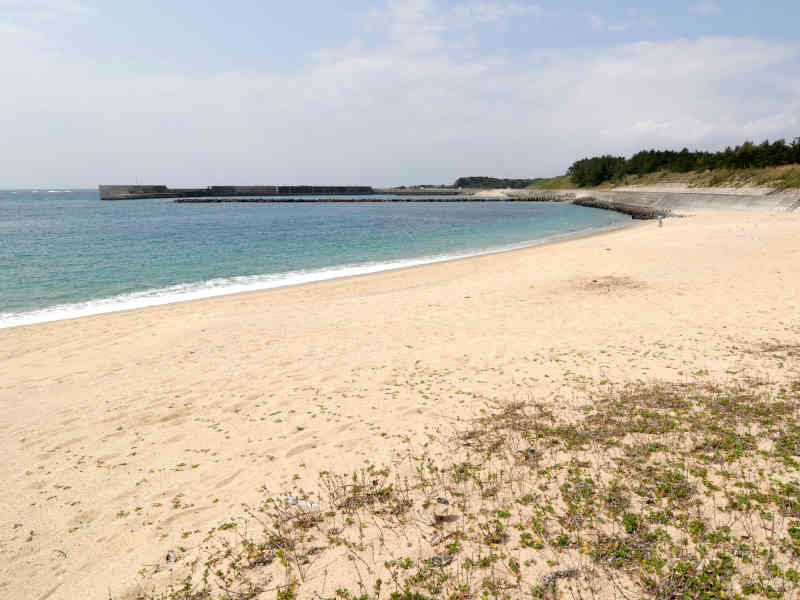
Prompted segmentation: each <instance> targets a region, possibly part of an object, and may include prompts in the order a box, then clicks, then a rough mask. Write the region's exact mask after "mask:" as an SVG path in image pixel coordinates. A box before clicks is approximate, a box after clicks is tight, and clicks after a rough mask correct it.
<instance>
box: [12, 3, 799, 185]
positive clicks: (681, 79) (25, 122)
mask: <svg viewBox="0 0 800 600" xmlns="http://www.w3.org/2000/svg"><path fill="white" fill-rule="evenodd" d="M799 22H800V2H797V0H762V1H761V2H753V1H752V0H748V1H746V2H739V1H735V0H730V1H726V0H671V1H670V2H652V1H651V2H647V3H644V2H640V3H626V2H624V1H622V2H619V1H615V2H598V1H593V2H588V1H587V2H582V1H577V0H561V1H549V0H540V1H538V2H525V1H522V0H474V1H473V0H466V1H463V2H448V1H444V0H405V1H399V0H389V1H384V2H366V1H361V0H336V1H327V2H323V1H312V0H305V1H304V0H295V1H294V2H286V1H285V0H281V1H274V0H260V1H257V0H226V1H225V2H222V1H210V0H169V1H164V0H159V1H156V0H137V1H136V2H130V1H127V0H126V1H116V0H106V1H101V0H0V82H2V83H0V140H2V143H0V188H25V187H94V186H96V185H98V184H100V183H118V184H123V183H136V182H139V183H150V184H165V185H173V186H175V185H217V184H229V185H236V184H241V185H245V184H268V185H292V184H314V185H322V184H330V185H347V184H364V185H375V186H383V185H408V184H415V183H427V184H437V183H452V182H453V181H454V180H455V179H456V178H457V177H460V176H468V175H491V176H496V177H547V176H553V175H558V174H561V173H563V172H564V171H565V170H566V169H567V167H569V165H570V164H571V163H572V162H573V161H575V160H577V159H579V158H583V157H585V156H592V155H596V154H615V155H630V154H632V153H633V152H636V151H637V150H640V149H644V148H651V147H656V148H674V149H678V150H679V149H681V148H683V147H684V146H685V147H689V148H690V149H707V150H718V149H722V148H724V147H725V146H726V145H735V144H738V143H741V142H743V141H744V140H748V139H749V140H754V141H757V142H760V141H762V140H764V139H767V138H768V139H771V140H774V139H778V138H785V139H787V141H789V140H792V139H794V138H795V137H798V136H800V34H799V33H798V28H797V23H799Z"/></svg>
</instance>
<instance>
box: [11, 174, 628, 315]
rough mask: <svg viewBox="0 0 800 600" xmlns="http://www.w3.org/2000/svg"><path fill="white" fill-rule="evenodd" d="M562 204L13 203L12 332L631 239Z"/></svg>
mask: <svg viewBox="0 0 800 600" xmlns="http://www.w3.org/2000/svg"><path fill="white" fill-rule="evenodd" d="M627 222H630V218H629V217H626V216H624V215H620V214H617V213H613V212H609V211H603V210H597V209H592V208H585V207H580V206H573V205H571V204H557V203H528V202H477V203H446V202H441V203H439V202H436V203H419V204H415V203H412V202H392V203H380V202H375V203H372V202H370V203H357V204H348V203H322V204H175V203H172V202H170V201H168V200H163V199H157V200H130V201H124V202H103V201H100V200H99V199H98V196H97V192H96V191H95V190H91V191H90V190H75V191H53V192H48V191H37V192H33V191H16V192H15V191H0V327H7V326H11V325H19V324H25V323H34V322H41V321H48V320H55V319H61V318H69V317H75V316H81V315H87V314H95V313H99V312H108V311H112V310H122V309H126V308H135V307H139V306H149V305H154V304H163V303H166V302H174V301H179V300H188V299H193V298H201V297H208V296H214V295H220V294H225V293H232V292H238V291H245V290H253V289H264V288H269V287H278V286H281V285H291V284H295V283H303V282H307V281H316V280H321V279H329V278H333V277H340V276H346V275H354V274H359V273H368V272H374V271H380V270H385V269H389V268H396V267H402V266H409V265H413V264H422V263H425V262H433V261H437V260H445V259H447V258H455V257H460V256H469V255H474V254H480V253H484V252H490V251H495V250H502V249H507V248H513V247H520V246H526V245H532V244H536V243H540V242H543V241H547V240H551V239H554V238H558V237H562V236H565V235H571V234H576V233H579V232H583V231H587V230H593V229H599V228H608V227H615V226H622V225H623V224H625V223H627Z"/></svg>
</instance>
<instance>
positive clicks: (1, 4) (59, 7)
mask: <svg viewBox="0 0 800 600" xmlns="http://www.w3.org/2000/svg"><path fill="white" fill-rule="evenodd" d="M88 14H90V10H89V7H88V6H87V5H86V4H84V3H83V2H81V1H80V0H0V21H6V22H12V23H18V22H40V21H48V20H51V19H57V18H60V17H65V16H81V15H88Z"/></svg>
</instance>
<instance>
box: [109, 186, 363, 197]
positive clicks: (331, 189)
mask: <svg viewBox="0 0 800 600" xmlns="http://www.w3.org/2000/svg"><path fill="white" fill-rule="evenodd" d="M99 192H100V199H101V200H140V199H146V198H222V197H229V196H239V197H242V196H302V195H309V194H315V195H335V194H352V195H369V194H375V193H376V192H375V190H374V189H372V187H370V186H360V185H350V186H316V185H213V186H210V187H205V188H168V187H167V186H165V185H101V186H99Z"/></svg>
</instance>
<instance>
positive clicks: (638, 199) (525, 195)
mask: <svg viewBox="0 0 800 600" xmlns="http://www.w3.org/2000/svg"><path fill="white" fill-rule="evenodd" d="M720 192H724V190H720ZM510 195H513V196H515V197H517V198H518V199H525V200H532V201H537V200H538V201H555V202H572V203H573V204H577V205H580V206H591V207H595V208H603V209H606V210H614V211H617V212H621V213H625V214H628V215H631V216H632V217H633V218H634V219H653V218H656V217H658V216H665V217H666V216H678V215H683V214H688V213H692V212H701V211H714V210H716V211H720V210H752V211H786V212H791V211H793V210H796V209H798V208H800V190H787V191H783V192H771V193H762V194H742V193H740V191H739V190H737V189H735V188H732V189H731V190H730V193H708V192H707V191H705V190H698V191H696V192H694V191H687V190H681V191H672V190H670V191H650V190H648V191H637V190H631V189H627V190H574V191H569V192H567V191H564V190H541V191H534V190H526V191H521V192H512V193H510Z"/></svg>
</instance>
